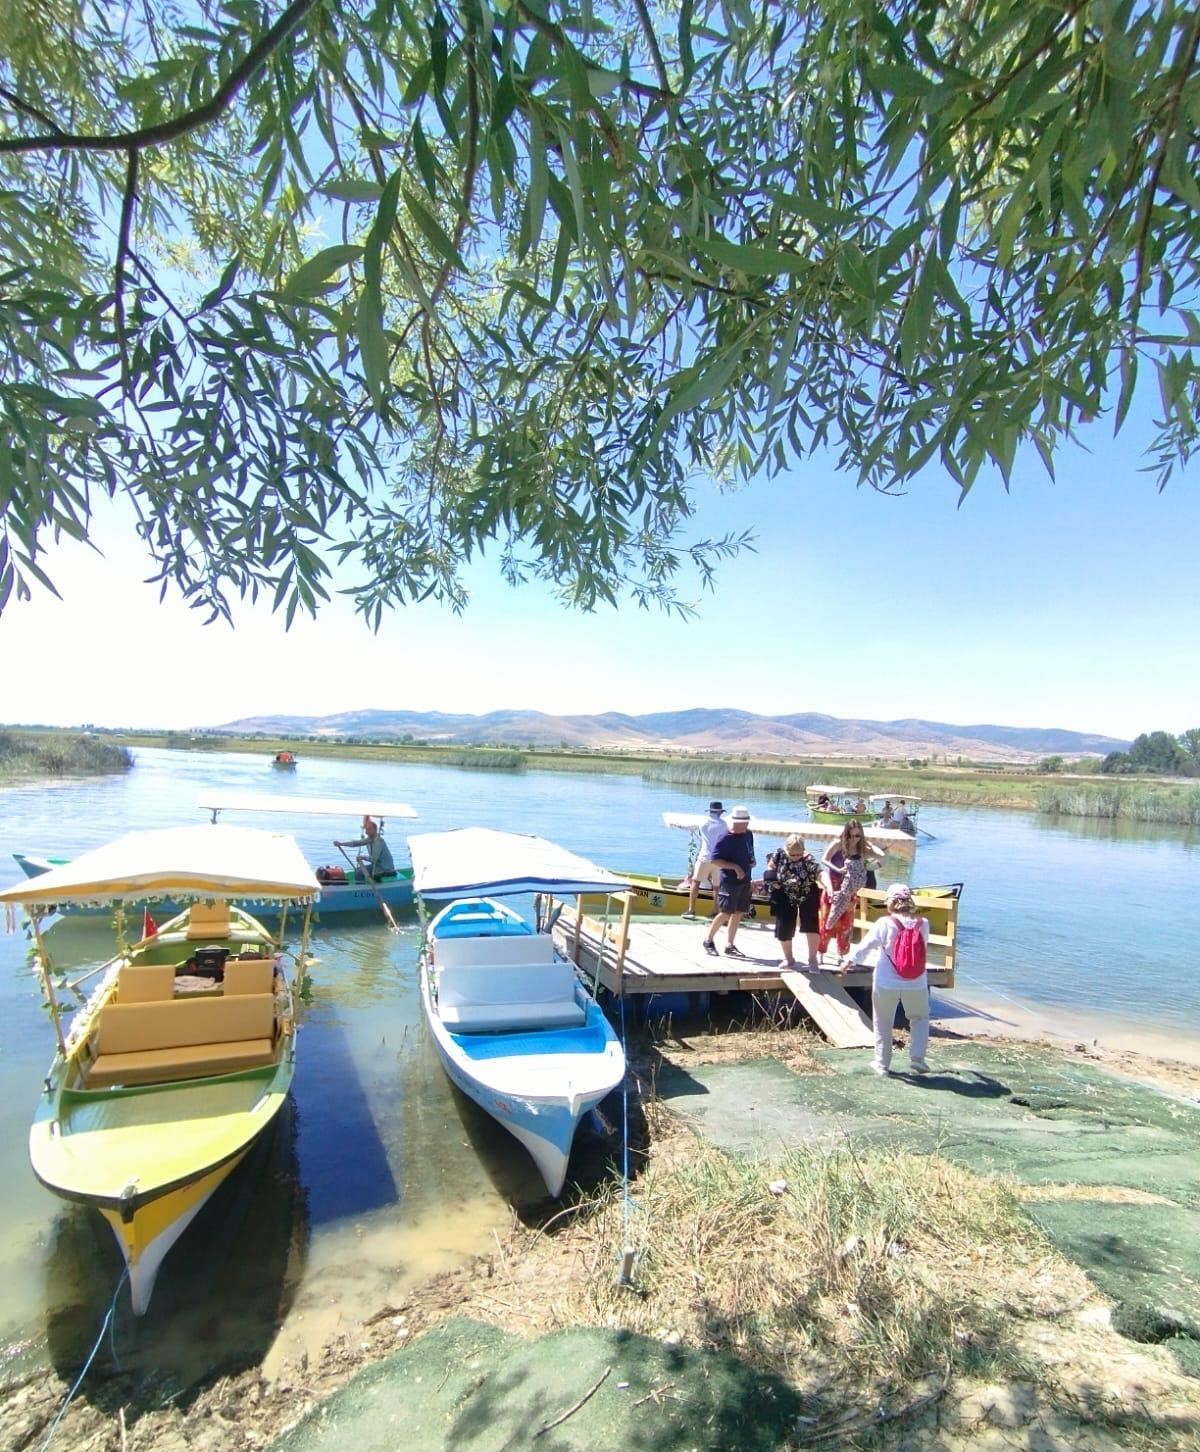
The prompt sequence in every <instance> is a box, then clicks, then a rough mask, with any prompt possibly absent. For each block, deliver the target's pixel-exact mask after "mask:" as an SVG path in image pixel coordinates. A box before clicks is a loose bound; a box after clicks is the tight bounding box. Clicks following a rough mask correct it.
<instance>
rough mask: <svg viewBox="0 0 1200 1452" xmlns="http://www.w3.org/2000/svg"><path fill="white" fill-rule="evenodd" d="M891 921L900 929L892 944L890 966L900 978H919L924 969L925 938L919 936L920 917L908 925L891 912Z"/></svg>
mask: <svg viewBox="0 0 1200 1452" xmlns="http://www.w3.org/2000/svg"><path fill="white" fill-rule="evenodd" d="M892 922H894V923H895V924H896V927H897V928H899V930H900V931H899V932H898V933H897V934H896V941H895V942H894V943H893V944H892V951H891V955H890V956H891V960H892V967H893V968H895V970H896V972H897V974H898V975H899V976H900V977H901V978H920V976H921V974H922V973H924V971H925V939H924V938H923V937H922V936H921V919H920V918H917V920H916V921H915V922H914V923H912V924H911V925H910V924H908V923H906V922H903V921H902V920H901V919H900V918H898V917H896V915H895V914H894V913H893V914H892Z"/></svg>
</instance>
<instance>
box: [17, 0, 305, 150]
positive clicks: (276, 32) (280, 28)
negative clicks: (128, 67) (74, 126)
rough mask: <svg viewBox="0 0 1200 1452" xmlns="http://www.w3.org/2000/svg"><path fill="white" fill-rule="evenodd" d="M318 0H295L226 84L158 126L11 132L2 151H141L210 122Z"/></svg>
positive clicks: (260, 39) (174, 138) (233, 71)
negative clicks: (103, 131) (105, 131)
mask: <svg viewBox="0 0 1200 1452" xmlns="http://www.w3.org/2000/svg"><path fill="white" fill-rule="evenodd" d="M316 3H317V0H292V3H291V4H290V5H289V6H288V8H287V9H286V10H285V11H284V12H283V14H282V15H281V16H280V17H279V19H278V20H277V21H276V22H275V24H274V25H272V26H271V28H270V30H267V31H265V32H264V33H263V34H262V35H261V36H260V37H259V38H258V40H257V41H255V43H254V44H253V45H252V46H251V47H250V49H249V50H248V51H247V52H246V55H245V57H244V59H243V60H242V62H241V63H240V65H237V66H235V67H234V69H233V70H232V71H230V73H229V75H228V77H227V78H226V80H225V83H224V85H222V86H219V87H218V88H217V90H216V91H215V92H214V94H213V95H212V96H211V97H210V98H209V99H208V100H207V101H205V102H204V103H203V105H200V106H196V107H195V108H194V109H193V110H191V111H185V112H183V114H182V115H180V116H176V117H174V118H173V119H172V120H170V121H160V122H159V123H158V125H156V126H144V127H142V128H141V129H140V130H138V131H121V132H117V133H115V134H113V135H109V136H93V135H81V134H79V133H77V132H64V131H56V132H55V133H53V134H51V135H49V136H10V137H5V138H4V139H2V140H0V153H2V152H21V151H129V150H131V149H132V150H137V151H140V150H142V149H143V148H145V147H148V146H161V145H162V144H163V143H164V142H166V141H175V140H176V139H177V138H178V137H180V136H186V135H187V134H188V132H189V131H195V130H197V129H198V128H199V127H201V126H207V125H209V123H210V122H213V121H215V120H216V119H217V117H218V116H220V115H221V114H222V113H223V112H225V111H227V110H228V109H229V107H230V105H231V104H232V103H233V100H234V98H235V97H236V96H237V94H238V92H239V91H241V89H242V88H243V87H244V86H245V85H246V83H247V82H248V81H249V80H250V78H251V77H252V76H253V75H254V74H255V72H256V71H258V70H260V69H261V68H262V66H263V65H264V64H265V62H266V61H267V60H268V58H269V57H270V56H271V54H272V53H273V52H274V51H275V50H277V49H278V48H279V47H280V46H281V45H282V44H283V42H284V41H285V40H287V38H288V37H289V36H290V35H291V34H292V32H293V31H294V30H296V29H297V27H298V26H299V25H300V22H301V21H302V20H303V19H304V18H305V16H306V15H307V14H308V12H309V11H310V10H311V9H312V8H313V6H314V5H315V4H316Z"/></svg>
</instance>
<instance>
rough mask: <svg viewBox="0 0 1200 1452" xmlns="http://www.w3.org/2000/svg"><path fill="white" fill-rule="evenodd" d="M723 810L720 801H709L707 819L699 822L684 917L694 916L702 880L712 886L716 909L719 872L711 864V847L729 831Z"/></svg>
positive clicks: (714, 910)
mask: <svg viewBox="0 0 1200 1452" xmlns="http://www.w3.org/2000/svg"><path fill="white" fill-rule="evenodd" d="M724 811H725V808H724V807H723V806H722V805H721V803H720V802H709V804H708V820H707V821H706V822H701V823H700V855H699V856H698V857H697V858H696V861H695V863H694V865H693V867H692V872H691V886H690V887H689V888H688V905H687V912H685V913H684V914H682V916H683V917H685V918H694V917H695V916H696V898H697V896H698V895H699V892H700V884H701V883H704V882H707V883H708V885H709V886H710V887H711V888H712V895H713V912H714V913H715V912H716V910H717V882H718V879H719V876H720V874H719V873H718V871H717V868H716V867H715V866H714V865H713V848H714V847H715V846H716V845H717V843H718V842H719V841H720V840H721V838H722V837H724V836H725V835H726V834H727V833H728V831H729V823H728V822H726V820H725V817H724V815H723V813H724Z"/></svg>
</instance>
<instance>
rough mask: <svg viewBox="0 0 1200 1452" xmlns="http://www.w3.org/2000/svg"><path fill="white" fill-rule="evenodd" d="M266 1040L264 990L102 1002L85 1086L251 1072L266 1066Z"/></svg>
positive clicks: (270, 1044)
mask: <svg viewBox="0 0 1200 1452" xmlns="http://www.w3.org/2000/svg"><path fill="white" fill-rule="evenodd" d="M274 1037H275V999H274V996H273V995H272V994H270V993H241V994H235V995H233V996H231V997H225V996H221V997H215V998H208V997H203V998H176V999H172V1000H170V1001H168V1002H166V1003H161V1002H158V1003H108V1004H105V1006H104V1007H103V1008H102V1009H101V1011H100V1015H99V1020H98V1024H97V1029H96V1036H95V1040H94V1045H95V1049H96V1057H95V1058H94V1059H93V1061H92V1064H91V1067H90V1068H89V1069H88V1071H87V1083H88V1086H89V1087H90V1088H96V1089H104V1088H108V1087H110V1086H111V1085H113V1084H159V1083H167V1082H170V1081H171V1080H174V1079H196V1078H202V1077H204V1076H206V1075H209V1074H228V1073H231V1072H232V1071H233V1070H235V1069H248V1068H257V1067H259V1066H262V1065H266V1064H269V1063H271V1062H272V1059H273V1058H274V1053H275V1050H274Z"/></svg>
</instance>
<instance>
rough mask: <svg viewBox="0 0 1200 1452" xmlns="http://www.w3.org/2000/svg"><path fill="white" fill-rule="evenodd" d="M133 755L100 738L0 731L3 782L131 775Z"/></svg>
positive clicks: (64, 733) (121, 747)
mask: <svg viewBox="0 0 1200 1452" xmlns="http://www.w3.org/2000/svg"><path fill="white" fill-rule="evenodd" d="M132 767H133V753H132V752H131V751H130V750H129V748H128V747H126V746H120V745H117V744H115V743H114V742H112V741H109V740H104V739H103V738H101V737H98V736H80V735H75V734H72V733H70V732H61V733H59V732H37V733H29V734H26V733H24V732H19V731H5V730H0V782H11V781H24V780H27V779H30V778H36V777H40V776H41V777H45V776H51V777H69V776H105V775H108V774H109V773H111V772H118V771H129V770H131V769H132Z"/></svg>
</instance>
